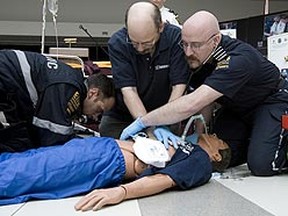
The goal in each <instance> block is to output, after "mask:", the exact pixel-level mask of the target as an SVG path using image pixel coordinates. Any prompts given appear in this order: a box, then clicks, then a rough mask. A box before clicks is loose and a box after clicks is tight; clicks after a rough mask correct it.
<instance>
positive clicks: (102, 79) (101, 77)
mask: <svg viewBox="0 0 288 216" xmlns="http://www.w3.org/2000/svg"><path fill="white" fill-rule="evenodd" d="M87 84H88V89H90V88H98V89H99V90H100V91H101V92H102V93H103V96H104V97H105V98H110V97H114V96H115V88H114V83H113V80H112V78H109V77H107V76H106V75H105V74H102V73H97V74H92V75H90V76H89V77H88V79H87Z"/></svg>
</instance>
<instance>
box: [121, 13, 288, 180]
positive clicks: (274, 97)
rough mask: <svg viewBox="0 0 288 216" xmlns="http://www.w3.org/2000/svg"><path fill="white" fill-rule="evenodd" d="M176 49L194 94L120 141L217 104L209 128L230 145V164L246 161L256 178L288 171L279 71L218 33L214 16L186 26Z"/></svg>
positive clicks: (285, 95) (286, 93)
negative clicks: (185, 65) (187, 70)
mask: <svg viewBox="0 0 288 216" xmlns="http://www.w3.org/2000/svg"><path fill="white" fill-rule="evenodd" d="M180 45H181V46H182V47H183V49H184V52H185V55H186V59H187V62H188V64H189V66H190V68H192V69H193V71H194V72H193V73H192V79H191V82H190V85H191V86H192V87H193V88H194V89H195V90H194V91H193V92H192V93H189V94H187V95H185V96H183V97H180V98H179V99H176V100H175V101H172V102H171V103H169V104H166V105H165V106H162V107H160V108H159V109H156V110H154V111H152V112H150V113H148V114H146V115H145V116H142V117H141V118H138V119H136V120H135V121H134V122H133V123H132V124H131V125H130V126H128V127H127V128H126V129H125V130H124V131H123V132H122V134H121V137H120V138H121V139H126V138H128V137H129V136H133V135H134V134H135V133H137V132H138V131H140V130H142V129H143V128H145V127H149V126H157V125H165V124H167V125H168V124H173V123H175V122H179V121H181V120H183V119H186V118H188V117H189V116H191V115H193V114H195V113H197V112H204V114H205V113H206V114H207V113H210V114H211V112H207V110H209V108H210V107H211V105H212V104H213V103H214V102H218V103H219V104H220V105H221V108H220V109H218V111H217V113H216V117H215V118H214V119H213V120H214V122H213V124H212V125H213V127H212V129H213V132H215V133H216V134H217V136H218V137H219V138H221V139H222V140H224V141H226V142H227V143H228V145H230V147H231V150H232V159H231V163H230V166H236V165H239V164H241V163H244V162H246V161H247V164H248V167H249V169H250V170H251V172H252V174H254V175H258V176H271V175H275V174H278V173H280V172H281V171H283V170H287V158H286V150H287V128H288V127H287V126H285V125H287V122H288V121H287V119H288V115H287V111H288V109H287V108H288V89H287V88H288V83H287V81H285V80H284V79H282V78H281V76H280V72H279V70H278V68H277V67H276V66H275V65H274V64H273V63H271V62H270V61H268V60H267V59H266V58H265V57H264V56H263V55H262V54H261V53H260V52H258V51H257V50H256V49H254V48H253V47H252V46H250V45H248V44H246V43H243V42H241V41H239V40H237V39H232V38H230V37H229V36H225V35H221V34H220V30H219V25H218V20H217V18H216V17H215V16H214V15H213V14H211V13H209V12H207V11H199V12H197V13H195V14H194V15H192V16H191V17H190V18H189V19H188V20H187V21H186V22H185V23H184V25H183V29H182V42H181V43H180ZM214 111H215V110H214ZM205 116H206V121H209V117H208V115H205ZM281 119H282V124H281ZM285 120H286V121H285ZM282 125H283V126H282Z"/></svg>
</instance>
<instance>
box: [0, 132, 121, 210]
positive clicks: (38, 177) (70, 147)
mask: <svg viewBox="0 0 288 216" xmlns="http://www.w3.org/2000/svg"><path fill="white" fill-rule="evenodd" d="M124 175H125V161H124V157H123V155H122V153H121V150H120V148H119V147H118V145H117V143H116V142H115V140H114V139H112V138H104V137H103V138H102V137H101V138H99V137H90V138H85V139H72V140H71V141H69V142H67V143H66V144H65V145H59V146H50V147H42V148H38V149H31V150H28V151H25V152H21V153H2V154H1V155H0V205H6V204H15V203H21V202H25V201H27V200H31V199H58V198H64V197H69V196H73V195H78V194H81V193H86V192H90V191H91V190H93V189H95V188H105V187H111V186H115V185H118V184H119V183H121V181H122V180H123V178H124Z"/></svg>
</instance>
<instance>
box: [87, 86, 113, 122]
mask: <svg viewBox="0 0 288 216" xmlns="http://www.w3.org/2000/svg"><path fill="white" fill-rule="evenodd" d="M114 104H115V98H114V97H109V98H104V97H103V95H102V93H101V92H100V91H99V90H98V88H92V89H89V90H88V93H87V97H86V98H85V100H84V102H83V114H84V115H87V116H89V117H91V118H93V119H95V120H97V118H98V116H99V115H101V114H102V113H103V112H104V111H108V110H110V109H111V108H112V107H113V106H114Z"/></svg>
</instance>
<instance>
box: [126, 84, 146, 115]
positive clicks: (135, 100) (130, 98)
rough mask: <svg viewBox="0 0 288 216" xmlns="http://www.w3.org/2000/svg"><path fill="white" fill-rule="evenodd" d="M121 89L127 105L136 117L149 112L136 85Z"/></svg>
mask: <svg viewBox="0 0 288 216" xmlns="http://www.w3.org/2000/svg"><path fill="white" fill-rule="evenodd" d="M121 91H122V94H123V98H124V102H125V105H126V106H127V108H128V110H129V112H130V114H131V115H132V117H133V118H134V119H136V118H137V117H139V116H143V115H145V114H146V113H147V111H146V109H145V107H144V105H143V103H142V101H141V99H140V98H139V96H138V93H137V90H136V88H135V87H125V88H123V89H122V90H121Z"/></svg>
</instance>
